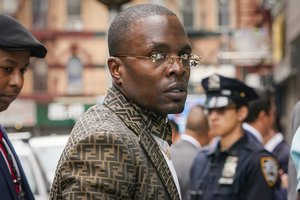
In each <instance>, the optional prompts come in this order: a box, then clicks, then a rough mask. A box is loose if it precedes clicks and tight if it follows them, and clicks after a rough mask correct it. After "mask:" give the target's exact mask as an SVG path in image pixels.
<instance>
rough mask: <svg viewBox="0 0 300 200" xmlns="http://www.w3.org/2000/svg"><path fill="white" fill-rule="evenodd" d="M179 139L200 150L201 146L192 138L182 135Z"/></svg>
mask: <svg viewBox="0 0 300 200" xmlns="http://www.w3.org/2000/svg"><path fill="white" fill-rule="evenodd" d="M180 137H181V139H183V140H185V141H188V142H190V143H191V144H192V145H193V146H195V147H196V148H197V149H198V150H201V148H202V146H201V144H200V143H199V142H198V141H197V140H196V139H195V138H193V137H192V136H190V135H187V134H182V135H181V136H180Z"/></svg>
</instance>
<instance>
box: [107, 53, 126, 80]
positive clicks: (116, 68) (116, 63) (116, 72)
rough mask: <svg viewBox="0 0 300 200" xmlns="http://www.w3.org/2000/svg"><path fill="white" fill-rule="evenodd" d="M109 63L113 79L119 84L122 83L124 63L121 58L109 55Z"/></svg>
mask: <svg viewBox="0 0 300 200" xmlns="http://www.w3.org/2000/svg"><path fill="white" fill-rule="evenodd" d="M107 65H108V69H109V72H110V74H111V77H112V79H113V81H114V82H115V83H116V84H118V85H122V73H121V70H120V68H121V67H122V66H123V63H122V62H121V60H120V59H119V58H116V57H109V58H108V60H107Z"/></svg>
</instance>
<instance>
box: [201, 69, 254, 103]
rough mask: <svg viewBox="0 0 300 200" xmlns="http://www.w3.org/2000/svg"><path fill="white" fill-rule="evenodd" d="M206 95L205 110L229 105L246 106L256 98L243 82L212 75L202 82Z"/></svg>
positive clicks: (252, 90) (251, 89)
mask: <svg viewBox="0 0 300 200" xmlns="http://www.w3.org/2000/svg"><path fill="white" fill-rule="evenodd" d="M202 87H203V88H204V90H205V93H206V101H205V103H204V107H206V108H221V107H225V106H228V105H229V104H230V103H235V104H237V105H248V102H249V101H251V100H254V99H256V98H258V96H257V94H256V92H255V91H254V89H253V88H251V87H249V86H247V85H246V84H244V83H243V82H241V81H239V80H237V79H235V78H228V77H224V76H221V75H218V74H214V75H212V76H209V77H207V78H204V79H203V80H202Z"/></svg>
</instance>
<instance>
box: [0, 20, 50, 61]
mask: <svg viewBox="0 0 300 200" xmlns="http://www.w3.org/2000/svg"><path fill="white" fill-rule="evenodd" d="M0 48H1V49H6V50H11V51H22V50H27V51H30V56H31V57H37V58H44V57H45V56H46V54H47V49H46V47H45V46H44V45H43V44H42V43H40V42H39V41H37V39H36V38H35V37H34V36H33V35H32V34H31V33H30V31H29V30H27V29H26V28H25V27H24V26H23V25H22V24H21V23H19V22H18V21H17V20H15V19H14V18H12V17H10V16H7V15H4V14H0Z"/></svg>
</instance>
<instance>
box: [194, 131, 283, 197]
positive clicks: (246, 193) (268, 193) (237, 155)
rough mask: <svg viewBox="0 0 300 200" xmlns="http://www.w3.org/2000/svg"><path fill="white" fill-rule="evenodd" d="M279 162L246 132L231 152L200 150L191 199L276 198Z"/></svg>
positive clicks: (196, 161)
mask: <svg viewBox="0 0 300 200" xmlns="http://www.w3.org/2000/svg"><path fill="white" fill-rule="evenodd" d="M275 184H278V161H277V160H276V158H275V157H274V156H273V154H271V153H269V152H267V151H266V150H265V149H264V148H263V147H262V146H261V145H259V144H258V143H257V142H254V141H253V140H251V138H249V136H248V134H244V136H243V137H242V138H240V139H239V140H238V141H237V142H236V143H234V144H233V145H232V147H231V148H230V149H228V150H227V151H224V152H221V151H220V144H218V145H217V146H216V148H215V149H213V150H211V151H208V152H200V153H199V154H198V155H197V157H196V158H195V161H194V163H193V165H192V168H191V182H190V187H189V188H190V190H189V197H190V199H191V200H221V199H222V200H237V199H239V200H253V199H255V200H269V199H270V200H273V199H275V196H274V195H275V192H274V188H275Z"/></svg>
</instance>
